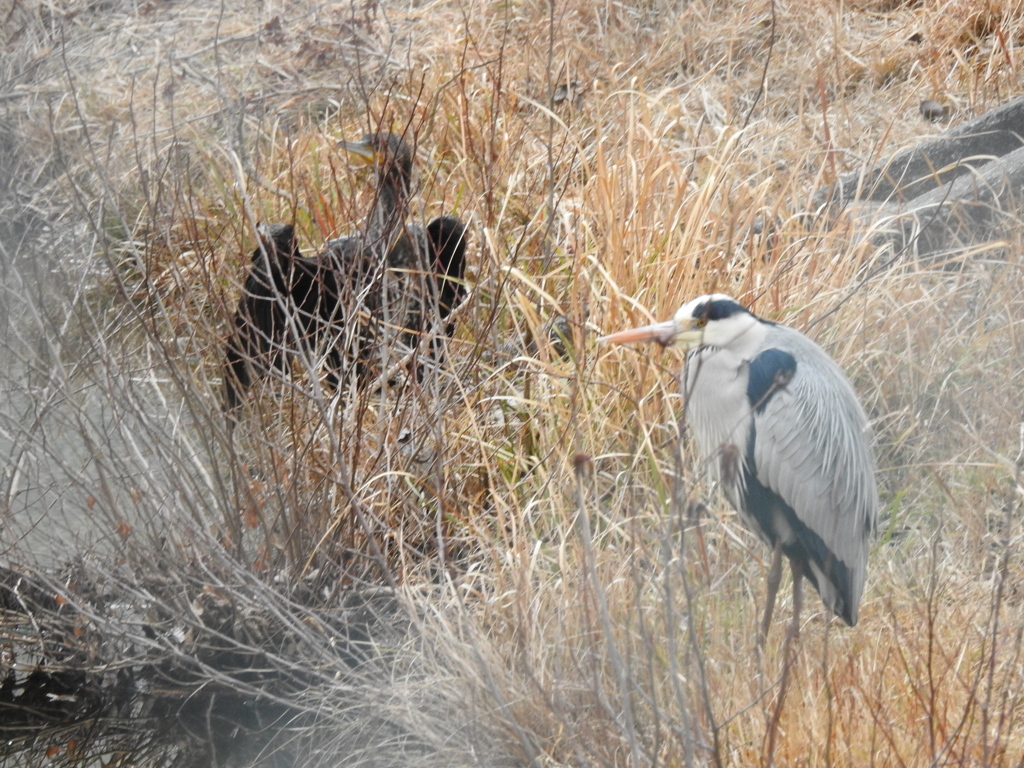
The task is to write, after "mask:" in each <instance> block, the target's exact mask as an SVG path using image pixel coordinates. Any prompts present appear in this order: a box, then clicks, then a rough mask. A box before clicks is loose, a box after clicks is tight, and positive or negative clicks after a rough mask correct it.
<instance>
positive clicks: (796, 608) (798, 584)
mask: <svg viewBox="0 0 1024 768" xmlns="http://www.w3.org/2000/svg"><path fill="white" fill-rule="evenodd" d="M791 565H792V566H793V623H792V625H790V628H789V634H791V635H792V636H793V637H794V638H797V637H799V636H800V610H801V609H802V608H803V603H804V572H803V570H802V569H801V568H800V566H798V565H797V564H796V563H791Z"/></svg>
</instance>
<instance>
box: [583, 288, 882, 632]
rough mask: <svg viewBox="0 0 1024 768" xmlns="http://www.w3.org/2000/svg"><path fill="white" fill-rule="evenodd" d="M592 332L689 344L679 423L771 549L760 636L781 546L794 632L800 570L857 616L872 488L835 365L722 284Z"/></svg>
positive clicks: (861, 423)
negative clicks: (628, 326)
mask: <svg viewBox="0 0 1024 768" xmlns="http://www.w3.org/2000/svg"><path fill="white" fill-rule="evenodd" d="M599 340H600V341H604V342H607V343H614V344H623V343H631V342H644V341H654V342H657V343H659V344H661V345H662V346H663V347H668V346H679V347H683V348H685V349H687V350H688V353H687V356H686V363H685V366H684V370H683V375H682V389H683V395H684V399H685V404H686V405H685V408H686V416H687V423H689V424H690V425H691V426H692V428H693V431H694V433H695V435H696V438H697V442H698V444H699V446H700V449H701V452H702V453H703V454H704V456H705V457H706V458H707V459H708V462H709V464H710V468H711V471H712V474H713V476H714V477H715V478H716V479H717V480H718V481H719V484H720V487H721V488H722V491H723V492H724V494H725V497H726V499H728V501H729V502H730V503H731V504H732V505H733V506H734V507H735V508H736V511H737V512H738V513H739V515H740V517H741V518H742V520H743V521H744V522H745V523H746V524H747V525H748V526H749V527H750V528H751V529H753V531H754V532H755V533H756V534H757V536H758V537H759V538H760V539H762V540H763V541H764V542H765V543H766V544H768V546H770V547H771V548H772V550H773V556H772V563H771V566H770V568H769V571H768V595H767V601H766V606H765V615H764V619H763V621H762V624H761V635H760V637H761V638H763V637H764V636H765V635H766V634H767V631H768V626H769V623H770V622H771V616H772V610H773V607H774V604H775V595H776V592H777V591H778V586H779V580H780V578H781V573H782V555H783V554H784V555H786V556H787V558H788V559H789V562H790V566H791V569H792V573H793V611H794V616H793V631H794V632H795V631H797V630H798V627H799V614H800V605H801V597H802V593H801V581H802V579H803V578H804V577H807V578H808V579H809V580H810V582H811V583H812V584H814V586H815V588H816V589H817V590H818V594H819V595H821V599H822V602H824V604H825V605H826V606H827V607H828V608H829V609H830V610H832V612H833V613H835V614H836V615H837V616H839V617H841V618H842V619H843V621H845V622H846V623H847V624H849V625H850V626H853V625H854V624H856V623H857V608H858V606H859V604H860V598H861V594H862V593H863V591H864V579H865V571H866V566H867V558H868V544H869V538H870V536H871V534H872V533H873V532H874V529H875V526H876V524H877V518H878V491H877V486H876V483H875V462H874V456H873V453H872V448H871V430H870V426H869V424H868V419H867V417H866V415H865V414H864V409H863V408H862V407H861V405H860V403H859V402H858V400H857V396H856V394H855V393H854V390H853V386H852V385H851V384H850V381H849V380H848V379H847V377H846V376H845V374H844V373H843V372H842V370H841V369H840V368H839V366H838V365H836V363H835V362H834V361H833V360H832V359H831V358H830V357H829V356H828V355H827V354H826V353H825V352H824V351H823V350H822V349H821V347H819V346H818V345H817V344H815V343H814V342H813V341H811V340H810V339H808V338H807V337H806V336H804V335H803V334H802V333H800V332H799V331H796V330H794V329H793V328H789V327H787V326H785V325H780V324H778V323H772V322H768V321H766V320H762V319H761V318H759V317H757V316H755V315H754V314H753V313H751V312H750V311H748V310H747V309H746V308H744V307H743V306H741V305H740V304H739V303H738V302H737V301H736V300H735V299H733V298H731V297H729V296H726V295H724V294H721V293H715V294H711V295H708V296H701V297H700V298H697V299H694V300H693V301H690V302H689V303H687V304H684V305H683V306H682V307H681V308H680V310H679V311H678V312H677V313H676V315H675V317H674V318H673V319H671V320H669V321H667V322H663V323H656V324H654V325H648V326H645V327H643V328H636V329H633V330H629V331H622V332H620V333H614V334H611V335H610V336H604V337H603V338H602V339H599Z"/></svg>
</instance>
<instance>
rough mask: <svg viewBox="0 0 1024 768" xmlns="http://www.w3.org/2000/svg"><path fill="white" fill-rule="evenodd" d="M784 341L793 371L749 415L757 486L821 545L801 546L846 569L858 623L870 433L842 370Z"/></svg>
mask: <svg viewBox="0 0 1024 768" xmlns="http://www.w3.org/2000/svg"><path fill="white" fill-rule="evenodd" d="M787 330H788V329H787ZM794 333H795V332H794ZM787 341H789V342H790V344H791V346H789V349H790V351H792V352H793V354H794V356H795V357H796V359H797V361H798V362H797V366H796V371H795V373H794V375H793V376H792V378H791V379H790V381H789V382H788V383H787V384H785V386H783V387H781V388H779V389H778V390H777V391H775V392H773V393H772V394H771V396H770V397H768V398H767V399H766V401H765V402H764V404H763V407H762V408H760V409H758V408H755V409H754V413H753V427H752V430H753V432H752V438H753V441H752V444H751V445H748V452H749V453H750V455H751V457H752V459H753V465H754V467H756V477H757V480H758V481H759V482H760V483H761V484H762V485H763V486H765V487H766V488H767V489H769V490H770V491H773V492H774V493H775V494H777V495H778V496H779V497H780V498H781V499H782V500H783V501H784V502H785V503H786V504H787V505H788V506H789V507H790V508H791V509H792V511H793V512H794V513H795V516H796V518H797V520H799V522H800V523H801V524H802V525H803V526H805V527H806V529H807V530H808V531H809V532H810V534H812V535H809V534H806V532H804V535H806V536H807V537H808V538H809V539H813V538H814V537H817V539H818V540H819V541H820V543H819V541H809V542H806V543H809V544H810V545H811V546H812V547H813V546H817V548H818V549H819V550H820V545H821V544H823V545H824V547H825V548H826V549H827V553H826V557H827V556H833V557H835V558H836V559H837V560H839V561H841V562H842V563H843V564H845V566H846V567H847V569H848V570H849V573H850V584H849V585H848V586H849V589H850V591H851V594H850V599H852V601H853V614H852V615H853V618H854V620H855V619H856V604H857V603H858V602H859V600H860V594H861V592H862V590H863V585H864V572H865V567H866V564H867V549H868V535H869V533H870V532H871V531H872V530H873V529H874V527H875V523H876V518H877V510H878V496H877V489H876V485H875V472H874V461H873V459H872V454H871V448H870V444H871V433H870V427H869V425H868V423H867V418H866V417H865V415H864V411H863V409H862V408H861V407H860V404H859V403H858V402H857V398H856V395H855V394H854V391H853V388H852V386H851V385H850V383H849V382H848V380H847V379H846V376H845V375H844V374H843V373H842V371H841V370H840V369H839V367H838V366H837V365H836V364H835V363H834V362H832V360H831V359H829V357H828V356H827V355H826V354H825V353H824V352H823V351H822V350H821V349H820V348H819V347H818V346H817V345H815V344H814V343H813V342H811V341H810V340H808V339H806V338H805V337H803V336H800V339H799V340H798V341H797V342H796V343H795V344H793V340H792V339H790V340H787ZM818 565H819V566H825V565H827V562H819V563H818ZM819 591H822V597H823V598H825V597H826V595H825V594H824V591H823V590H821V585H819ZM826 602H829V601H828V600H827V599H826Z"/></svg>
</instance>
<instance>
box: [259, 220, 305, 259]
mask: <svg viewBox="0 0 1024 768" xmlns="http://www.w3.org/2000/svg"><path fill="white" fill-rule="evenodd" d="M256 234H257V235H258V236H259V238H260V246H259V248H257V249H256V252H255V253H253V257H254V258H256V257H258V256H259V254H260V250H261V249H264V248H265V249H266V251H267V255H268V256H296V257H297V256H299V244H298V242H297V241H296V239H295V227H293V226H292V225H291V224H276V223H273V224H266V223H264V222H262V221H261V222H260V223H258V224H257V225H256Z"/></svg>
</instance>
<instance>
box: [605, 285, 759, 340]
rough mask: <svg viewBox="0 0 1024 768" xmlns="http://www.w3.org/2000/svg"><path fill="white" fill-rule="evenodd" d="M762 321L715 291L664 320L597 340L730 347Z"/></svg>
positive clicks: (729, 297) (730, 298)
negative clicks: (669, 318)
mask: <svg viewBox="0 0 1024 768" xmlns="http://www.w3.org/2000/svg"><path fill="white" fill-rule="evenodd" d="M760 323H761V321H760V320H759V319H758V318H757V317H755V316H754V315H752V314H751V313H750V311H749V310H747V309H746V308H745V307H743V306H742V305H741V304H740V303H739V302H737V301H736V299H734V298H732V297H731V296H726V295H725V294H724V293H712V294H709V295H707V296H701V297H699V298H696V299H694V300H693V301H690V302H687V303H686V304H684V305H683V306H682V307H680V308H679V311H678V312H676V314H675V317H673V318H672V319H671V320H667V321H666V322H664V323H655V324H654V325H646V326H644V327H642V328H634V329H632V330H629V331H620V332H619V333H613V334H611V335H610V336H602V337H601V338H600V339H598V341H604V342H607V343H609V344H629V343H634V342H639V341H656V342H657V343H659V344H661V345H662V346H663V347H684V348H685V349H696V348H697V347H723V348H724V347H729V346H730V345H732V344H733V343H734V342H736V341H737V340H739V339H742V338H743V337H744V336H745V335H746V334H747V333H748V332H749V331H750V330H751V329H752V328H754V327H755V326H758V325H760Z"/></svg>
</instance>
